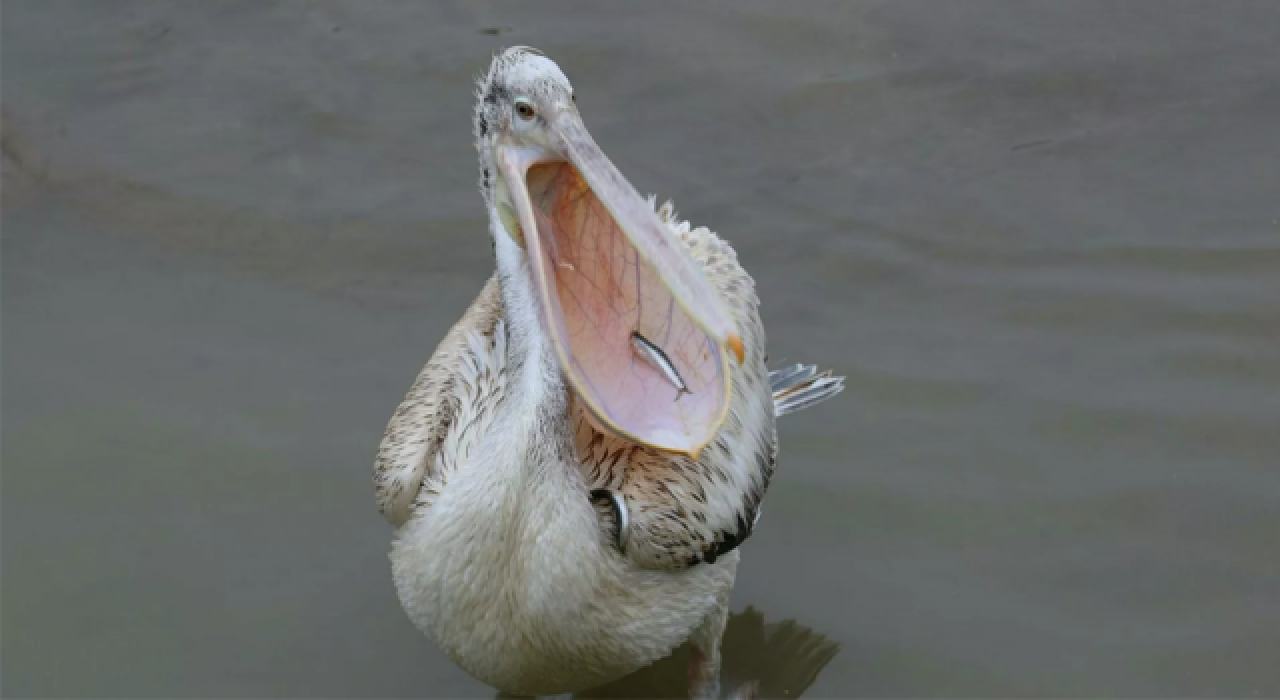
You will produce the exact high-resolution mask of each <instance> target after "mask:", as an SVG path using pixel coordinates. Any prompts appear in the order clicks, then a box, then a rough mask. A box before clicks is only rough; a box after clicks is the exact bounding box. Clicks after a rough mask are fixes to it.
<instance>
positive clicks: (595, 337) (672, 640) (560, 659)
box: [373, 47, 843, 697]
mask: <svg viewBox="0 0 1280 700" xmlns="http://www.w3.org/2000/svg"><path fill="white" fill-rule="evenodd" d="M476 97H477V99H476V108H475V115H474V120H475V123H474V127H475V142H476V150H477V151H478V152H479V159H480V190H481V193H482V194H483V197H484V202H485V205H486V207H487V209H488V214H489V233H490V235H491V236H492V238H493V249H494V257H495V261H496V271H495V273H494V275H493V276H492V277H491V278H490V279H489V281H488V283H487V284H486V285H485V286H484V288H483V289H482V290H481V292H480V294H479V296H478V297H477V298H476V300H475V301H474V302H473V303H472V304H471V306H470V308H468V309H467V311H466V312H465V313H464V314H463V316H462V318H461V320H459V321H458V323H457V324H456V325H454V326H453V328H452V329H451V330H450V331H449V332H448V333H447V334H446V335H445V337H444V339H443V340H442V341H441V342H440V345H439V347H437V348H436V351H435V353H434V354H433V355H432V356H431V359H430V360H429V361H428V362H427V365H426V367H425V368H424V369H423V370H422V372H421V373H420V374H419V375H418V377H417V380H416V381H415V382H414V383H413V385H412V386H411V388H410V389H409V392H408V394H407V395H406V396H405V398H404V401H403V402H402V403H401V404H400V406H399V408H398V409H397V410H396V411H395V413H394V415H393V416H392V418H391V420H390V422H389V424H388V426H387V429H386V433H385V435H384V436H383V439H382V442H381V445H380V446H379V449H378V453H377V456H376V458H375V464H374V473H373V482H374V488H375V492H376V497H377V503H378V509H379V511H380V512H381V513H382V515H383V516H384V517H385V518H386V519H387V520H388V521H390V522H391V524H392V525H394V526H395V528H396V530H395V535H394V539H393V543H392V547H391V554H390V558H391V570H392V577H393V579H394V582H395V588H396V592H397V594H398V596H399V599H400V602H401V604H402V605H403V607H404V610H405V612H406V614H407V615H408V617H409V618H410V620H412V622H413V623H414V625H415V626H417V627H418V628H419V629H420V630H422V631H423V632H424V633H425V634H426V635H427V636H428V637H430V638H431V639H432V640H434V641H435V643H436V644H437V645H438V646H439V647H440V648H441V649H442V650H443V651H444V652H445V653H446V654H447V655H448V656H449V657H450V658H451V659H452V660H453V661H454V662H455V663H457V664H458V665H459V666H461V667H462V668H463V669H464V670H466V671H467V672H469V673H470V674H471V675H473V676H475V677H476V678H477V679H479V680H481V681H483V682H484V683H487V684H489V685H492V686H494V687H496V688H498V689H499V690H501V691H503V692H506V693H512V694H519V695H548V694H558V693H565V692H571V691H577V690H582V689H586V688H590V687H593V686H596V685H600V684H603V683H606V682H609V681H612V680H614V679H617V678H619V677H621V676H624V675H626V674H628V673H631V672H633V671H635V670H637V669H639V668H641V667H643V666H645V665H647V664H650V663H652V662H654V661H656V660H658V659H660V658H662V657H664V656H666V655H668V654H670V653H671V652H672V650H673V649H675V647H677V646H679V645H680V644H682V643H684V642H685V641H688V642H690V644H691V649H692V651H693V654H692V661H691V666H690V669H689V674H690V676H689V677H690V692H691V693H692V694H693V695H694V696H696V697H706V696H715V695H716V694H717V693H718V692H719V686H718V684H719V666H720V639H721V635H722V634H723V632H724V628H725V624H726V620H727V619H728V611H729V608H728V605H729V594H730V592H731V590H732V588H733V583H734V576H735V572H736V570H737V566H738V557H739V550H738V549H737V547H738V545H739V544H741V543H742V541H743V540H745V539H746V538H747V537H748V536H749V535H750V534H751V532H752V529H753V528H754V527H755V525H756V522H757V519H758V518H759V517H760V501H761V498H762V497H763V496H764V492H765V489H766V488H767V487H768V485H769V480H770V478H771V477H772V475H773V471H774V465H775V462H776V459H777V432H776V429H775V417H776V416H777V415H780V414H783V413H787V412H789V411H792V410H798V409H800V408H804V407H806V406H809V405H812V404H814V403H817V402H819V401H822V400H824V399H826V398H828V397H830V396H832V395H834V394H836V393H838V392H839V391H840V390H841V388H842V386H843V384H842V378H840V377H832V376H830V373H819V372H817V370H816V369H815V368H814V367H812V366H805V365H796V366H794V367H791V368H789V369H785V370H780V371H778V372H774V373H772V374H771V373H770V372H769V371H768V370H767V369H766V365H765V360H766V357H765V334H764V329H763V327H762V325H761V321H760V315H759V312H758V310H757V307H758V305H759V302H758V300H757V298H756V293H755V287H754V283H753V281H752V279H751V276H750V275H748V274H747V273H746V271H745V270H743V269H742V267H741V266H740V265H739V263H738V260H737V255H736V254H735V253H734V250H733V248H732V247H730V246H729V244H728V243H727V242H725V241H724V240H723V239H721V238H720V237H718V236H717V235H716V234H714V233H712V232H710V231H708V230H707V229H705V228H693V227H691V226H690V225H689V224H688V223H687V222H682V221H679V220H678V218H677V217H676V215H675V212H674V209H673V208H672V206H671V204H670V203H669V202H668V203H667V204H665V205H663V206H661V207H657V206H655V202H656V200H654V199H653V198H652V197H650V198H642V197H641V196H640V195H639V194H638V193H637V192H636V190H635V189H634V188H633V187H632V186H631V184H630V183H628V181H627V180H626V178H624V177H623V176H622V174H621V173H620V172H618V170H617V168H615V167H614V166H613V164H612V163H611V162H610V161H609V159H608V158H607V157H605V155H604V153H602V152H601V150H600V148H599V147H598V146H597V145H596V143H595V141H594V140H593V139H592V138H591V135H590V134H589V133H588V132H587V129H586V127H585V126H584V125H583V121H582V118H581V116H580V115H579V112H578V108H577V104H576V97H575V95H574V91H573V87H572V85H570V83H569V80H568V78H566V77H565V75H564V73H562V72H561V70H560V68H559V66H557V65H556V63H555V62H553V61H552V60H550V59H549V58H547V57H546V56H544V55H543V54H542V53H541V52H539V51H537V50H535V49H531V48H527V47H513V48H510V49H507V50H505V51H503V52H502V53H500V54H499V55H497V56H496V57H495V58H494V59H493V62H492V64H491V65H490V67H489V71H488V74H487V75H486V76H485V77H483V78H482V79H481V80H480V81H479V83H478V89H477V96H476Z"/></svg>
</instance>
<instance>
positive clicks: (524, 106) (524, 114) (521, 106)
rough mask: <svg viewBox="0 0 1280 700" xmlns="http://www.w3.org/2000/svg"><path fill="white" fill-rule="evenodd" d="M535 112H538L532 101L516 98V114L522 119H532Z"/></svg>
mask: <svg viewBox="0 0 1280 700" xmlns="http://www.w3.org/2000/svg"><path fill="white" fill-rule="evenodd" d="M535 114H537V110H535V109H534V108H533V103H532V102H530V101H528V100H526V99H524V98H520V99H518V100H516V115H517V116H519V117H520V118H521V119H523V120H524V121H529V120H530V119H533V117H534V115H535Z"/></svg>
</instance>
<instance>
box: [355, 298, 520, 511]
mask: <svg viewBox="0 0 1280 700" xmlns="http://www.w3.org/2000/svg"><path fill="white" fill-rule="evenodd" d="M501 316H502V295H501V293H500V289H499V287H498V278H497V276H496V275H495V276H494V277H492V278H490V279H489V282H488V284H486V285H485V287H484V289H483V290H481V292H480V295H479V296H478V297H476V300H475V301H474V302H472V303H471V306H470V307H469V308H468V309H467V311H466V313H465V314H463V316H462V318H461V319H460V320H459V321H458V322H457V323H456V324H454V326H453V328H452V329H450V331H449V332H448V334H446V335H445V337H444V340H441V341H440V345H439V346H437V347H436V351H435V353H434V354H433V355H432V356H431V359H430V361H428V362H427V365H426V367H423V368H422V371H421V372H420V373H419V374H418V378H417V380H415V381H414V383H413V386H412V387H410V388H409V393H408V394H406V395H405V397H404V400H403V401H401V402H400V406H399V408H397V409H396V412H395V414H394V415H393V416H392V417H391V421H390V422H389V423H388V424H387V429H386V432H385V433H384V434H383V436H382V444H381V445H379V446H378V454H377V457H376V458H375V459H374V463H373V487H374V493H375V495H376V497H377V501H378V512H380V513H382V516H383V517H384V518H386V519H387V521H388V522H390V523H391V524H393V525H402V524H404V522H405V520H407V519H408V517H409V513H410V511H411V510H412V508H411V506H412V505H413V503H414V501H415V499H416V498H417V497H418V495H419V492H420V491H421V490H422V486H423V484H424V483H427V484H428V485H430V486H432V487H433V488H435V489H437V490H438V488H439V487H440V485H441V484H442V483H443V479H444V476H445V474H444V473H442V472H444V471H447V468H448V465H449V464H451V461H450V458H451V455H447V454H443V453H442V447H444V448H445V449H444V450H443V452H449V451H450V450H449V449H448V446H447V445H445V442H446V439H447V437H448V436H449V434H450V432H451V431H450V428H451V427H452V426H453V425H454V424H455V423H457V422H459V421H465V420H472V419H473V418H474V416H472V415H471V414H472V413H473V412H474V410H475V408H476V405H477V403H478V402H482V401H483V400H484V398H485V397H487V396H492V395H493V393H494V392H492V391H488V390H486V387H487V386H488V385H491V384H493V383H494V382H493V378H492V377H488V376H487V375H486V373H485V371H484V370H485V366H486V365H487V364H488V363H487V355H488V354H489V353H488V352H487V351H489V350H490V346H491V345H492V343H494V342H501V340H502V338H503V335H504V334H503V333H501V332H498V330H499V329H498V324H499V322H500V319H501ZM471 397H475V400H469V401H466V402H464V401H463V400H462V399H469V398H471ZM464 403H465V405H464Z"/></svg>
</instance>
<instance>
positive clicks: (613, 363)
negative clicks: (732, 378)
mask: <svg viewBox="0 0 1280 700" xmlns="http://www.w3.org/2000/svg"><path fill="white" fill-rule="evenodd" d="M545 118H546V124H547V139H548V141H549V143H550V147H549V148H546V149H537V150H536V151H535V150H533V149H529V148H522V147H499V148H498V149H497V150H496V153H495V156H496V160H497V165H498V168H499V169H500V170H501V173H502V176H503V180H504V181H505V184H506V189H507V194H508V197H509V199H510V202H511V204H512V206H513V208H514V209H515V210H516V212H515V213H516V214H517V217H518V219H519V225H520V228H521V229H522V231H523V238H524V241H525V248H526V251H527V252H528V255H529V261H530V268H531V272H532V277H533V283H534V287H535V288H536V295H537V297H538V305H539V308H540V310H541V319H540V320H541V322H542V323H543V325H544V327H545V329H546V330H547V335H548V336H549V337H550V338H551V339H552V344H553V345H554V346H555V352H556V355H557V358H558V360H559V363H560V368H561V370H562V371H563V373H564V376H565V377H566V379H567V381H568V384H569V386H570V388H571V389H572V390H573V392H574V394H575V395H576V396H577V398H578V399H579V400H580V401H581V403H582V405H583V406H584V407H585V408H586V409H587V411H588V415H590V416H591V420H592V422H593V423H594V424H595V426H596V427H597V428H598V429H600V430H601V431H603V432H606V433H610V434H613V435H615V436H617V437H620V438H622V439H625V440H629V441H631V442H635V443H639V444H643V445H647V446H649V447H653V448H656V449H660V450H666V451H670V452H678V453H684V454H690V455H696V454H697V453H698V451H699V450H701V449H702V447H703V446H705V445H706V444H707V443H709V442H710V441H711V440H712V439H713V438H714V437H715V435H716V433H717V432H718V431H719V428H720V425H721V424H722V423H723V422H724V419H725V416H726V415H727V412H728V408H729V361H728V358H729V355H730V354H732V355H733V356H734V358H735V359H736V360H737V361H738V362H739V363H741V362H742V360H743V353H744V348H743V345H742V339H741V337H740V336H739V334H738V329H737V326H736V323H735V322H734V319H733V317H732V316H731V315H730V314H729V312H728V310H727V307H726V306H725V304H724V301H723V300H722V298H721V295H720V292H719V290H718V289H716V288H715V287H714V286H713V285H712V284H711V282H710V281H709V280H708V279H707V277H706V275H705V274H704V273H703V271H702V265H701V263H699V262H698V261H697V260H695V259H694V258H693V257H692V256H691V255H690V254H689V252H688V249H687V248H686V247H685V245H684V243H682V242H681V241H680V239H679V238H678V236H677V235H676V234H675V233H674V232H673V231H672V230H671V229H670V228H669V227H668V226H667V225H666V224H665V223H663V221H662V220H661V219H659V218H658V215H657V214H656V213H655V212H654V210H653V205H652V204H651V203H650V202H648V201H646V200H645V199H643V198H642V197H640V195H639V193H637V192H636V190H635V188H634V187H632V186H631V183H629V182H627V180H626V178H624V177H623V176H622V173H620V172H618V169H617V168H615V167H614V165H613V163H611V162H610V161H609V159H608V158H607V157H606V156H605V154H604V153H603V152H601V150H600V148H599V146H597V145H596V143H595V141H594V140H593V139H592V138H591V134H590V133H588V132H587V129H586V127H585V126H584V125H583V123H582V120H581V118H580V117H579V116H578V112H577V109H576V108H574V107H571V106H566V107H563V108H561V109H559V110H557V111H555V112H553V113H550V114H547V115H546V117H545ZM548 154H551V155H550V157H548ZM513 223H514V222H513ZM633 334H639V335H640V336H641V337H642V338H643V339H644V341H646V342H647V343H648V344H650V345H651V346H652V348H650V347H648V346H645V345H643V344H641V346H642V347H644V348H645V349H647V350H648V354H649V357H648V358H646V357H644V356H642V354H641V353H638V352H637V350H636V348H637V341H636V339H635V338H634V336H633ZM653 348H656V349H657V351H660V352H656V351H655V350H653ZM654 357H660V358H661V360H664V361H666V362H667V363H669V365H670V366H669V367H661V366H659V364H661V363H655V361H654V360H653V358H654ZM681 384H683V386H680V385H681Z"/></svg>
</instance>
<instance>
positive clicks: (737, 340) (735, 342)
mask: <svg viewBox="0 0 1280 700" xmlns="http://www.w3.org/2000/svg"><path fill="white" fill-rule="evenodd" d="M724 342H725V345H727V346H729V350H730V351H731V352H733V356H734V357H735V358H737V359H738V364H742V362H743V361H744V360H745V359H746V357H747V353H746V349H745V348H743V347H742V336H740V335H738V334H737V333H732V334H730V335H729V337H728V338H725V341H724Z"/></svg>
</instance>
